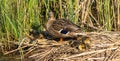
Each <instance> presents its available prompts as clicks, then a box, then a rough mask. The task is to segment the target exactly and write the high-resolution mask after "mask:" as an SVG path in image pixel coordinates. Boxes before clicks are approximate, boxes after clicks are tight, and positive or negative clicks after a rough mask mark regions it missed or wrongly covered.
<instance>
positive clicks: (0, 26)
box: [0, 0, 120, 42]
mask: <svg viewBox="0 0 120 61" xmlns="http://www.w3.org/2000/svg"><path fill="white" fill-rule="evenodd" d="M51 10H52V11H54V12H55V17H56V18H67V19H69V20H70V21H72V22H74V23H75V24H77V25H79V26H82V27H83V28H85V26H84V24H88V25H91V26H93V27H97V28H98V29H104V30H108V31H112V30H114V31H119V30H120V0H0V42H5V41H21V38H23V37H25V36H26V34H29V31H30V29H36V30H37V31H39V32H41V31H42V30H43V29H44V24H45V23H46V21H47V19H48V12H49V11H51ZM84 30H85V29H84Z"/></svg>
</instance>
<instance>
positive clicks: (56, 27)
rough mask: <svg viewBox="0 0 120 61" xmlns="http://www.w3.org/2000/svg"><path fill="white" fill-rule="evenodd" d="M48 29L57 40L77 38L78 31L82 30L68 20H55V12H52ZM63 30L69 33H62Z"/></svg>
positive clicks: (47, 25)
mask: <svg viewBox="0 0 120 61" xmlns="http://www.w3.org/2000/svg"><path fill="white" fill-rule="evenodd" d="M46 29H47V31H48V33H49V34H50V35H52V36H53V37H55V38H66V37H73V36H76V35H74V33H76V31H77V30H80V28H79V27H78V26H77V25H75V24H74V23H72V22H71V21H69V20H67V19H55V18H54V14H53V12H50V18H49V20H48V22H47V24H46ZM61 30H65V31H68V33H67V34H63V33H60V31H61Z"/></svg>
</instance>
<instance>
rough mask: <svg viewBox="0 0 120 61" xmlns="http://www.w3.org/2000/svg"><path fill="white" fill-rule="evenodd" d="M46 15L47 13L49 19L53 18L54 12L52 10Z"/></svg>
mask: <svg viewBox="0 0 120 61" xmlns="http://www.w3.org/2000/svg"><path fill="white" fill-rule="evenodd" d="M48 15H49V20H54V19H55V16H54V13H53V12H52V11H50V12H49V14H48Z"/></svg>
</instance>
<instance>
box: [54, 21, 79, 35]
mask: <svg viewBox="0 0 120 61" xmlns="http://www.w3.org/2000/svg"><path fill="white" fill-rule="evenodd" d="M52 27H53V28H54V30H56V31H58V32H59V33H61V34H67V33H69V32H74V31H76V30H78V29H79V27H78V26H77V25H75V24H74V23H72V22H70V21H69V20H67V19H58V20H56V21H55V22H54V23H53V25H52Z"/></svg>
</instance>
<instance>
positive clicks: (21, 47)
mask: <svg viewBox="0 0 120 61" xmlns="http://www.w3.org/2000/svg"><path fill="white" fill-rule="evenodd" d="M25 47H28V46H23V47H19V48H17V49H15V50H12V51H9V52H6V53H4V55H7V54H10V53H13V52H15V51H18V50H20V49H23V48H25Z"/></svg>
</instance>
